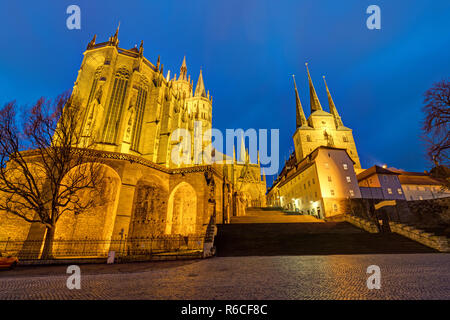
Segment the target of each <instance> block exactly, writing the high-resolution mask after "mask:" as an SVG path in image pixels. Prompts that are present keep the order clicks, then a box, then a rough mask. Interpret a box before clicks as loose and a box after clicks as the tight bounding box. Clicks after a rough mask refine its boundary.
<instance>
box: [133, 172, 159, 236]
mask: <svg viewBox="0 0 450 320" xmlns="http://www.w3.org/2000/svg"><path fill="white" fill-rule="evenodd" d="M167 201H168V191H167V190H166V188H164V187H163V185H162V182H161V180H160V179H159V178H157V177H156V176H146V177H145V178H143V179H141V180H139V181H138V183H137V184H136V189H135V192H134V200H133V215H132V220H131V225H130V232H129V235H130V238H147V237H152V236H157V235H161V234H164V232H165V227H166V213H167Z"/></svg>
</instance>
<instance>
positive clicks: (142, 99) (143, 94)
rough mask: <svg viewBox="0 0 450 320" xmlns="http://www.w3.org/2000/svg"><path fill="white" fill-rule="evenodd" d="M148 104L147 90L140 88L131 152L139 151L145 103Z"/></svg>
mask: <svg viewBox="0 0 450 320" xmlns="http://www.w3.org/2000/svg"><path fill="white" fill-rule="evenodd" d="M146 102H147V90H146V88H145V86H144V87H140V88H139V90H138V96H137V100H136V118H135V120H134V124H133V137H132V138H131V147H130V148H131V150H134V151H139V143H140V140H141V133H142V120H143V117H144V111H145V103H146Z"/></svg>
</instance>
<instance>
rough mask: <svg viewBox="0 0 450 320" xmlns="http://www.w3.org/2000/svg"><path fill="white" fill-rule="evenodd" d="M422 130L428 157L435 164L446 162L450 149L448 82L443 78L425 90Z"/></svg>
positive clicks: (449, 91) (449, 83)
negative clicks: (426, 143)
mask: <svg viewBox="0 0 450 320" xmlns="http://www.w3.org/2000/svg"><path fill="white" fill-rule="evenodd" d="M424 103H425V106H424V107H423V111H424V113H425V120H424V123H423V128H422V129H423V131H424V133H425V135H426V140H427V142H428V157H429V158H430V160H431V161H433V163H434V164H435V166H438V165H441V164H444V165H445V164H448V162H449V150H450V82H448V81H446V80H443V81H441V82H438V83H436V84H434V86H433V87H431V88H430V89H428V90H427V91H426V92H425V101H424Z"/></svg>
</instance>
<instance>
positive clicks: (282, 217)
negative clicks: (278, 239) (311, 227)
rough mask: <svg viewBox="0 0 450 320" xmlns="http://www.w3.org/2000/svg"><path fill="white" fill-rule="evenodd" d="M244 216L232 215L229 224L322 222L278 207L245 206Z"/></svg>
mask: <svg viewBox="0 0 450 320" xmlns="http://www.w3.org/2000/svg"><path fill="white" fill-rule="evenodd" d="M246 211H247V212H246V215H245V216H240V217H232V218H231V221H230V223H231V224H239V223H303V222H324V221H323V220H319V219H317V218H315V217H313V216H308V215H300V214H294V213H286V212H283V211H280V210H279V209H271V208H247V210H246Z"/></svg>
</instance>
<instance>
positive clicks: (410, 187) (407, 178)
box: [390, 169, 450, 201]
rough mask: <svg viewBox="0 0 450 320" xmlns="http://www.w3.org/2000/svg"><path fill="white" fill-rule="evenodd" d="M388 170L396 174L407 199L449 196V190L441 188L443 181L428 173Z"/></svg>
mask: <svg viewBox="0 0 450 320" xmlns="http://www.w3.org/2000/svg"><path fill="white" fill-rule="evenodd" d="M390 170H391V171H393V172H396V173H397V174H398V179H399V181H400V183H401V185H402V188H403V192H404V193H405V198H406V200H408V201H413V200H429V199H437V198H445V197H450V191H449V190H445V189H443V182H442V181H440V180H439V179H435V178H432V177H431V176H430V175H429V174H428V173H423V172H407V171H402V170H398V169H390Z"/></svg>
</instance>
